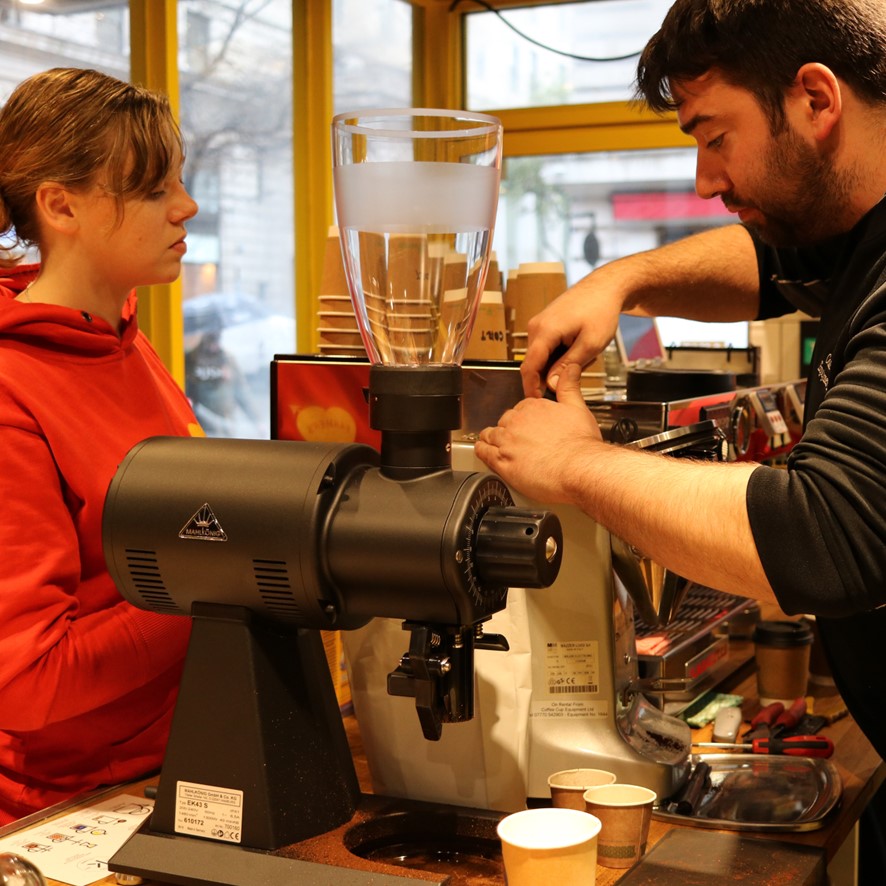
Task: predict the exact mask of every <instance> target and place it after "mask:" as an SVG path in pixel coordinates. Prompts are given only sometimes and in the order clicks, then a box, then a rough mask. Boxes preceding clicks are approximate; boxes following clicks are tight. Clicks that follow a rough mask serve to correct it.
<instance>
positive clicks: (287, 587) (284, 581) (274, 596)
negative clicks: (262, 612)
mask: <svg viewBox="0 0 886 886" xmlns="http://www.w3.org/2000/svg"><path fill="white" fill-rule="evenodd" d="M252 568H253V571H254V573H255V583H256V587H257V588H258V593H259V595H260V596H261V598H262V601H263V602H264V604H265V606H266V607H267V608H268V610H269V611H270V612H273V613H275V614H276V615H279V616H280V617H281V618H292V619H297V618H300V617H301V615H302V608H301V606H299V605H298V603H297V602H296V600H295V598H294V597H293V596H292V583H291V582H290V580H289V566H288V564H287V563H286V561H285V560H253V561H252Z"/></svg>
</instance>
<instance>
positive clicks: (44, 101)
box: [0, 68, 184, 264]
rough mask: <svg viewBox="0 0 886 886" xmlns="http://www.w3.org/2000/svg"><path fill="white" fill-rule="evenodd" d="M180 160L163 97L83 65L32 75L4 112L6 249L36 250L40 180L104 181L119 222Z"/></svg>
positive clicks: (0, 114) (0, 138) (0, 223)
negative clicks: (128, 203) (127, 205)
mask: <svg viewBox="0 0 886 886" xmlns="http://www.w3.org/2000/svg"><path fill="white" fill-rule="evenodd" d="M183 158H184V146H183V144H182V139H181V133H180V131H179V129H178V125H177V124H176V122H175V119H174V118H173V115H172V111H171V109H170V106H169V100H168V99H167V98H166V96H164V95H160V94H157V93H154V92H149V91H148V90H146V89H142V88H141V87H138V86H133V85H131V84H129V83H124V82H123V81H122V80H117V79H116V78H114V77H110V76H108V75H107V74H102V73H100V72H98V71H92V70H86V69H82V68H54V69H52V70H50V71H44V72H43V73H40V74H35V75H34V76H33V77H29V78H28V79H27V80H25V81H23V82H22V83H20V84H19V85H18V86H17V87H16V88H15V90H14V91H13V93H12V95H10V97H9V100H8V101H7V102H6V104H5V105H4V107H3V108H2V110H0V236H4V237H5V240H6V243H5V245H4V248H3V252H7V254H8V253H9V250H10V248H15V247H19V248H21V247H28V246H32V245H36V246H38V247H39V245H40V231H39V227H38V221H37V216H36V202H35V195H36V192H37V188H38V187H39V186H40V184H41V183H43V182H47V181H51V182H58V183H59V184H61V185H63V186H64V187H67V188H71V189H84V188H89V187H91V186H92V185H95V184H97V183H98V182H99V181H100V182H101V184H102V186H103V187H105V188H106V189H107V190H108V193H110V194H111V195H112V196H113V197H115V198H116V199H117V201H118V217H119V218H122V209H123V201H124V200H125V199H127V198H131V197H138V196H146V195H147V194H149V193H150V192H151V191H153V190H156V189H157V187H158V185H160V183H161V182H162V181H163V180H164V179H166V177H167V176H168V175H169V173H170V172H171V171H172V170H174V169H176V168H177V167H178V166H179V165H180V164H181V162H182V160H183ZM10 239H11V241H12V242H11V243H10V242H9V241H10ZM4 264H8V261H7V262H4Z"/></svg>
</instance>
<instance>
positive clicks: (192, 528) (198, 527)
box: [178, 502, 228, 541]
mask: <svg viewBox="0 0 886 886" xmlns="http://www.w3.org/2000/svg"><path fill="white" fill-rule="evenodd" d="M178 537H179V538H183V539H196V540H197V541H227V540H228V535H227V533H226V532H225V531H224V529H222V528H221V524H220V523H219V522H218V518H217V517H216V516H215V514H214V513H213V512H212V508H211V507H209V502H204V503H203V504H202V505H201V506H200V508H199V509H198V510H197V512H196V513H195V514H194V516H193V517H191V519H190V520H188V522H187V523H185V525H184V526H182V528H181V531H180V532H179V534H178Z"/></svg>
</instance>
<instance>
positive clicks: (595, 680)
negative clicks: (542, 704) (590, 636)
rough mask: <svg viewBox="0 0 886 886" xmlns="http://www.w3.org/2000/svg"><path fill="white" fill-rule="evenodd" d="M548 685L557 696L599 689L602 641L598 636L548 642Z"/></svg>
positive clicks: (546, 664) (546, 661)
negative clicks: (587, 638) (598, 639)
mask: <svg viewBox="0 0 886 886" xmlns="http://www.w3.org/2000/svg"><path fill="white" fill-rule="evenodd" d="M545 685H546V686H547V690H548V692H549V693H550V694H551V695H555V696H556V695H576V694H584V693H587V694H596V693H597V692H599V691H600V652H599V643H598V642H597V641H596V640H574V641H571V642H566V643H548V644H547V647H546V648H545Z"/></svg>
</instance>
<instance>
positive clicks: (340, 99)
mask: <svg viewBox="0 0 886 886" xmlns="http://www.w3.org/2000/svg"><path fill="white" fill-rule="evenodd" d="M332 14H333V18H332V49H333V66H334V74H333V84H334V85H333V90H334V106H335V113H337V114H338V113H341V112H344V111H357V110H362V109H366V108H408V107H410V106H411V105H412V104H413V102H412V7H411V6H410V4H409V3H408V2H405V0H333V4H332Z"/></svg>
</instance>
